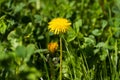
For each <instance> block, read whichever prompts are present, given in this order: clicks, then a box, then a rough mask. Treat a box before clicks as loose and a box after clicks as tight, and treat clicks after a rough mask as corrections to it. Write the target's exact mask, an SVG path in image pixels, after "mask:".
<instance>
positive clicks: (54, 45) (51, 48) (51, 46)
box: [48, 42, 58, 53]
mask: <svg viewBox="0 0 120 80" xmlns="http://www.w3.org/2000/svg"><path fill="white" fill-rule="evenodd" d="M57 48H58V43H57V42H51V43H49V44H48V50H49V51H50V52H51V53H54V52H55V51H56V50H57Z"/></svg>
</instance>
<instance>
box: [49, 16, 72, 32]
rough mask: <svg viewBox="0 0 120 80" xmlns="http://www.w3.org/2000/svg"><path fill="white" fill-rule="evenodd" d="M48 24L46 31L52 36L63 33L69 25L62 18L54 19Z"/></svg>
mask: <svg viewBox="0 0 120 80" xmlns="http://www.w3.org/2000/svg"><path fill="white" fill-rule="evenodd" d="M48 24H49V26H48V29H49V30H50V31H51V32H53V33H54V34H60V33H65V32H66V31H67V30H68V28H69V26H70V25H71V23H70V22H69V21H68V20H67V19H64V18H55V19H53V20H51V21H50V22H49V23H48Z"/></svg>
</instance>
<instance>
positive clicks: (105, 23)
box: [102, 20, 108, 30]
mask: <svg viewBox="0 0 120 80" xmlns="http://www.w3.org/2000/svg"><path fill="white" fill-rule="evenodd" d="M107 24H108V22H107V21H106V20H102V30H103V29H104V28H105V27H106V25H107Z"/></svg>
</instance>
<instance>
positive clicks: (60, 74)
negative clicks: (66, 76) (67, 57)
mask: <svg viewBox="0 0 120 80" xmlns="http://www.w3.org/2000/svg"><path fill="white" fill-rule="evenodd" d="M60 80H62V38H61V37H60Z"/></svg>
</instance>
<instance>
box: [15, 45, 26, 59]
mask: <svg viewBox="0 0 120 80" xmlns="http://www.w3.org/2000/svg"><path fill="white" fill-rule="evenodd" d="M16 54H17V56H19V57H22V58H25V57H26V48H25V46H18V47H17V48H16Z"/></svg>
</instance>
